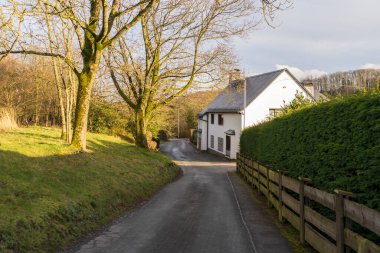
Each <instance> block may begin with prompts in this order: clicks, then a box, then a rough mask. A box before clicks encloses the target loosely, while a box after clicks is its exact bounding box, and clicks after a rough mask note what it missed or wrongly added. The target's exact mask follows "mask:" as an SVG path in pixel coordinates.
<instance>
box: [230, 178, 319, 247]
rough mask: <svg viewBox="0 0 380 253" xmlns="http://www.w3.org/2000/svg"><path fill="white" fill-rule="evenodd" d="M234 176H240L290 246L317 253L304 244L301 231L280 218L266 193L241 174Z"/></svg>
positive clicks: (255, 201) (253, 199) (257, 203)
mask: <svg viewBox="0 0 380 253" xmlns="http://www.w3.org/2000/svg"><path fill="white" fill-rule="evenodd" d="M234 176H236V177H237V178H239V181H240V182H241V183H242V185H244V187H245V188H246V190H247V192H249V193H250V196H251V198H252V201H253V202H254V203H255V204H256V205H258V206H260V209H261V210H263V212H264V213H265V215H266V216H267V217H268V218H269V219H270V221H272V223H273V224H274V225H275V226H276V227H277V228H278V229H279V231H280V233H281V235H282V236H283V237H284V238H285V239H286V240H287V241H288V242H289V245H290V247H292V250H293V252H294V253H317V251H315V250H314V249H313V248H312V247H311V246H309V245H307V244H306V245H302V244H301V242H300V239H299V232H298V231H297V230H296V229H295V228H294V227H292V225H291V224H289V223H287V222H280V221H279V219H278V212H277V210H276V209H274V208H269V207H268V201H267V199H266V198H265V196H264V195H262V194H259V193H257V191H255V190H254V189H253V188H252V187H250V186H249V185H248V184H247V183H246V182H245V181H244V180H243V179H242V178H241V177H240V175H239V174H237V173H234Z"/></svg>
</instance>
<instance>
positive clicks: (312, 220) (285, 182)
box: [237, 154, 380, 253]
mask: <svg viewBox="0 0 380 253" xmlns="http://www.w3.org/2000/svg"><path fill="white" fill-rule="evenodd" d="M237 169H238V171H239V173H240V174H241V175H242V176H243V177H244V178H245V179H246V181H248V182H249V183H252V184H251V185H255V186H256V188H258V191H259V192H262V193H263V195H264V196H266V197H267V199H268V204H269V206H270V204H272V206H273V207H275V208H276V209H277V210H279V209H280V210H279V219H280V220H282V219H283V218H284V219H286V220H287V221H288V222H289V223H290V224H292V226H293V227H295V228H296V229H297V230H299V231H300V226H301V219H302V217H304V221H306V223H304V222H302V224H304V226H302V229H301V232H300V241H303V239H305V241H306V242H308V243H309V244H310V245H311V246H312V247H313V248H315V249H316V250H317V251H319V252H329V253H330V252H332V253H338V251H339V252H343V251H344V247H345V245H346V247H350V248H351V249H353V250H354V251H356V252H358V253H380V246H379V245H376V244H375V243H374V242H371V241H369V240H368V239H365V238H364V237H362V236H361V235H359V234H357V233H355V232H353V231H352V230H350V228H351V226H350V225H349V224H350V223H347V224H348V225H347V224H346V225H345V223H344V217H346V218H348V222H350V220H352V221H354V222H356V223H358V224H359V225H361V226H363V227H365V228H368V229H369V230H371V231H373V232H374V233H376V234H377V235H379V236H380V212H378V211H376V210H373V209H370V208H368V207H366V206H364V205H361V204H358V203H356V202H354V201H351V200H349V199H345V198H344V197H342V196H341V195H339V193H338V192H337V191H338V190H336V193H337V195H335V194H331V193H327V192H324V191H321V190H319V189H316V188H313V187H310V186H307V185H304V186H303V187H302V188H301V186H302V185H301V182H300V181H298V180H295V179H293V178H290V177H287V176H284V175H282V177H281V182H280V173H279V172H275V171H273V170H270V169H269V170H268V169H267V167H265V166H262V165H260V164H258V163H257V162H255V161H253V160H250V159H248V158H246V157H244V156H242V155H240V154H238V156H237ZM268 178H269V180H268ZM279 185H281V186H282V189H283V190H281V189H280V187H279ZM285 188H286V189H289V190H291V191H293V192H295V193H298V194H299V195H300V198H301V196H302V192H303V193H304V198H305V199H310V200H313V201H315V202H316V203H319V204H321V205H323V206H325V207H327V208H329V209H331V210H332V211H335V212H336V215H337V221H338V222H336V221H332V220H330V219H328V218H326V217H325V216H323V215H322V214H320V213H318V212H317V211H315V210H313V209H311V208H310V207H308V206H307V205H306V203H307V202H306V203H305V204H304V205H302V203H303V202H302V201H300V200H299V199H297V198H295V197H293V196H292V195H291V194H289V193H287V192H286V190H285ZM300 190H301V194H300ZM302 190H303V191H302ZM279 193H281V195H280V194H279ZM276 197H278V199H277V198H276ZM301 200H302V199H301ZM339 200H340V201H339ZM280 202H281V203H282V206H281V205H280ZM301 205H302V206H301ZM337 207H338V208H337ZM300 210H304V216H303V215H302V214H300ZM343 212H344V214H343ZM297 214H298V215H297ZM339 214H340V215H339ZM338 217H339V218H338ZM328 238H330V239H328ZM333 240H335V241H336V243H335V244H334V243H333V242H332V241H333ZM347 252H350V251H347Z"/></svg>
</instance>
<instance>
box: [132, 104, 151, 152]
mask: <svg viewBox="0 0 380 253" xmlns="http://www.w3.org/2000/svg"><path fill="white" fill-rule="evenodd" d="M146 122H147V120H146V117H145V114H144V113H143V111H141V110H138V111H136V112H135V124H136V126H135V141H136V145H137V146H139V147H144V148H147V147H148V140H147V132H148V131H147V124H146Z"/></svg>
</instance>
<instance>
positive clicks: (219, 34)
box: [106, 0, 283, 147]
mask: <svg viewBox="0 0 380 253" xmlns="http://www.w3.org/2000/svg"><path fill="white" fill-rule="evenodd" d="M282 2H283V1H262V2H261V3H262V5H261V6H259V7H260V8H261V10H262V11H263V12H261V14H263V15H264V16H266V15H272V14H273V11H274V10H277V9H276V8H275V6H278V4H279V3H282ZM256 7H257V6H255V4H254V2H252V1H250V0H218V1H216V0H215V1H202V0H166V1H164V0H162V1H160V3H159V4H157V5H155V7H154V8H152V9H151V10H150V11H149V12H147V13H146V15H144V17H143V18H142V19H141V20H140V23H139V26H138V27H136V28H135V29H133V30H132V31H131V32H133V36H125V37H123V39H122V40H120V41H119V42H118V43H117V45H116V46H115V47H114V48H113V49H110V50H109V51H108V57H106V62H107V65H108V67H109V69H110V73H111V77H112V80H113V83H114V84H115V86H116V88H117V90H118V92H119V94H120V95H121V97H122V98H123V99H124V101H125V102H126V103H127V104H128V105H129V106H130V107H131V108H132V109H133V110H134V113H135V133H134V134H135V139H136V144H137V145H139V146H143V147H148V142H149V140H147V126H148V125H149V123H150V121H151V120H152V117H153V116H154V113H155V112H156V110H157V108H159V107H160V106H163V105H165V104H168V103H169V102H170V101H172V100H173V99H174V98H175V97H178V96H181V95H182V94H184V93H185V92H186V91H187V90H188V89H189V88H190V87H192V86H193V85H194V84H202V83H211V82H214V81H216V80H218V79H219V78H221V76H225V75H224V73H225V70H226V69H229V68H231V67H232V66H234V64H235V62H234V57H233V54H232V53H231V51H230V50H229V47H228V46H227V45H226V43H225V42H226V41H228V39H229V38H231V37H233V36H235V35H242V34H244V32H246V31H247V30H249V29H250V28H252V27H254V26H255V25H257V24H258V23H259V20H258V19H257V18H256V16H255V15H252V14H253V13H255V10H256ZM278 8H279V6H278ZM261 16H262V15H261Z"/></svg>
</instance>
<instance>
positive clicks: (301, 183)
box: [298, 177, 311, 244]
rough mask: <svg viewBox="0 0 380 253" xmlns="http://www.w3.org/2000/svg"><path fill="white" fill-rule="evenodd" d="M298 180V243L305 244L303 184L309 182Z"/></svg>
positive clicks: (307, 180)
mask: <svg viewBox="0 0 380 253" xmlns="http://www.w3.org/2000/svg"><path fill="white" fill-rule="evenodd" d="M298 179H299V180H300V188H299V192H300V193H299V197H300V209H299V210H300V241H301V244H305V184H308V183H310V182H311V180H310V179H308V178H304V177H299V178H298Z"/></svg>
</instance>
